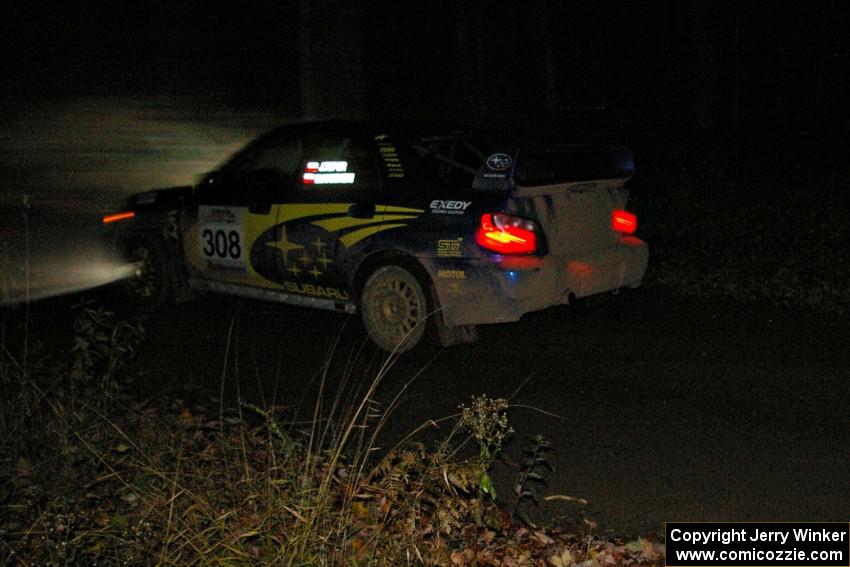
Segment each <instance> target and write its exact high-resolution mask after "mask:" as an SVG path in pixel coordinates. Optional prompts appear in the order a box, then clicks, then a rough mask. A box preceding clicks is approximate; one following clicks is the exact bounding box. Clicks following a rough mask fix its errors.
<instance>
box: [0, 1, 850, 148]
mask: <svg viewBox="0 0 850 567" xmlns="http://www.w3.org/2000/svg"><path fill="white" fill-rule="evenodd" d="M6 16H7V17H4V23H3V24H0V26H2V28H5V29H3V33H2V34H0V35H2V38H3V39H2V42H3V44H4V45H3V52H4V54H5V64H4V66H5V71H4V80H3V82H4V84H5V86H4V88H3V91H4V96H5V101H6V103H7V104H14V103H16V102H20V101H22V100H32V99H33V98H44V97H63V96H73V95H92V94H96V95H100V96H114V97H128V96H129V97H142V96H160V95H170V96H176V97H180V96H186V97H188V96H206V97H214V98H217V99H219V100H221V101H223V102H226V103H227V104H230V105H233V106H241V107H257V106H260V107H265V108H274V109H276V110H279V111H280V112H281V114H282V115H284V114H285V115H286V118H287V119H291V117H293V116H299V115H300V116H308V117H325V116H340V115H349V116H350V115H357V116H380V117H385V116H387V115H391V116H404V117H427V118H439V119H449V120H458V121H460V122H461V123H465V124H492V123H493V122H494V121H501V122H502V123H505V122H507V123H521V124H545V125H549V126H553V125H554V126H557V127H558V128H562V129H570V130H571V131H574V132H579V131H591V130H593V131H599V129H600V128H604V129H606V130H609V131H611V132H617V133H625V134H627V135H628V134H630V133H634V132H640V131H645V130H647V129H653V130H662V129H693V130H703V131H709V132H714V133H718V134H735V133H739V132H751V131H766V132H791V131H794V132H801V131H805V132H818V133H837V132H846V130H847V127H848V123H849V121H850V112H848V110H847V99H848V95H850V92H848V81H847V75H848V71H850V39H848V38H850V36H848V34H847V30H848V29H850V10H848V7H847V5H846V3H844V2H840V1H826V2H789V1H780V0H772V1H765V2H755V3H744V2H700V1H695V0H686V1H666V2H605V1H603V2H587V3H572V2H556V1H553V0H537V1H534V2H503V1H492V0H468V1H465V2H363V3H360V2H352V3H344V2H337V1H332V0H301V1H300V2H294V1H291V2H278V3H257V2H243V3H240V4H239V5H238V7H237V6H235V5H222V4H219V3H211V4H210V5H207V6H188V5H186V4H183V3H168V4H166V3H120V4H113V3H99V2H89V3H83V4H77V5H75V4H73V3H71V4H63V5H58V6H52V5H51V7H50V8H47V7H46V6H38V5H35V4H31V5H27V6H19V7H12V8H7V13H6Z"/></svg>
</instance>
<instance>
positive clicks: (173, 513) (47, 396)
mask: <svg viewBox="0 0 850 567" xmlns="http://www.w3.org/2000/svg"><path fill="white" fill-rule="evenodd" d="M76 311H77V312H76V318H75V320H74V324H73V333H72V334H71V336H70V339H69V340H70V344H64V343H63V344H62V345H57V344H53V346H51V347H49V348H48V347H46V346H44V345H41V344H39V343H38V341H36V340H33V339H32V338H31V337H25V335H23V334H22V328H20V327H18V328H9V329H7V327H8V326H11V327H15V325H14V324H13V323H10V321H14V320H17V321H19V322H20V321H21V318H20V317H11V318H9V317H6V318H4V321H3V324H4V339H3V341H4V342H3V344H2V355H0V388H1V389H2V391H0V439H1V440H2V442H0V443H1V444H0V459H2V461H0V463H2V467H0V487H2V488H0V490H2V492H0V557H2V560H3V561H4V563H5V564H8V565H21V566H23V565H39V566H46V565H181V566H183V565H423V564H424V565H551V566H555V567H559V566H566V565H585V566H588V567H590V566H595V565H614V564H638V563H640V564H659V563H660V562H661V561H662V553H663V546H661V545H660V544H659V543H657V542H655V541H650V540H647V539H638V540H635V541H630V542H627V541H618V540H616V539H611V538H607V537H606V538H602V537H599V535H598V534H596V533H594V531H593V530H594V527H595V526H594V524H593V522H592V520H590V519H589V518H587V519H586V521H585V522H583V523H581V524H580V525H578V526H577V527H576V529H575V530H565V529H563V528H561V529H555V528H550V527H546V526H545V525H540V526H537V525H534V524H533V523H532V522H531V520H530V518H529V517H528V515H527V513H526V512H527V511H528V510H530V509H531V507H533V506H535V502H536V501H538V500H541V499H543V498H549V499H556V500H561V501H563V504H564V506H572V507H575V508H577V509H580V508H581V506H582V504H583V503H582V502H581V501H580V500H579V499H575V498H571V497H569V496H564V495H547V494H546V493H545V475H546V472H547V469H548V466H549V465H548V461H547V455H548V454H549V452H550V451H551V450H553V447H551V446H550V445H549V443H548V442H547V441H546V440H545V439H543V438H542V437H540V436H538V437H536V438H534V439H533V441H532V442H531V444H530V445H529V446H528V450H527V451H526V453H525V456H526V458H525V459H524V462H522V463H516V464H514V465H513V466H514V469H515V472H516V482H515V483H514V486H504V487H503V486H499V487H496V486H494V485H493V482H492V480H491V477H490V472H491V470H492V468H493V467H495V466H508V465H506V464H505V463H503V462H502V460H501V449H502V447H503V445H504V444H505V443H507V442H511V441H513V436H514V432H513V431H512V429H511V427H510V422H509V415H510V411H511V409H510V404H509V402H508V401H507V400H504V399H493V398H490V397H487V396H486V395H482V396H477V397H475V398H473V399H471V400H460V401H459V402H460V404H459V407H458V412H457V413H456V414H455V415H452V416H447V417H444V418H442V419H437V420H431V421H427V422H425V423H424V424H423V427H422V430H426V429H427V430H429V431H435V430H438V431H440V432H442V433H440V435H439V436H437V437H434V436H433V435H430V436H428V437H429V439H428V440H427V441H426V440H425V437H422V436H421V435H420V433H421V431H414V432H411V435H410V436H409V437H408V438H407V440H406V441H403V442H402V443H400V444H399V445H398V446H396V447H388V448H381V447H379V443H378V440H379V439H380V433H381V429H382V426H383V425H384V424H385V423H386V422H387V420H391V419H392V411H393V403H391V404H390V405H389V406H388V407H382V406H381V405H380V404H379V403H378V402H377V401H376V396H375V392H376V390H377V389H378V388H379V387H380V385H381V382H382V378H383V377H384V376H385V375H386V372H387V371H388V369H389V367H390V366H391V365H392V362H393V359H392V357H390V358H389V359H388V360H387V362H386V364H385V366H384V367H383V368H382V369H381V370H380V371H379V372H377V374H376V376H374V378H373V380H372V381H371V382H367V383H366V384H365V385H364V387H363V389H362V390H361V391H360V392H359V394H358V395H357V396H355V397H349V396H347V395H342V394H338V395H331V396H330V397H329V398H328V397H326V398H322V399H324V401H321V399H320V400H319V401H317V402H316V405H315V410H314V412H313V415H312V416H311V417H310V419H307V420H302V421H295V420H294V416H291V415H287V412H286V411H285V410H283V409H280V408H275V407H258V406H256V405H252V404H249V403H245V402H242V403H240V404H239V405H231V406H230V409H225V404H222V403H221V400H218V399H208V400H191V401H190V400H180V399H168V400H164V399H158V400H147V401H145V400H139V399H136V398H134V397H133V395H132V392H133V388H132V381H133V380H134V377H133V376H132V375H131V374H130V372H129V370H128V369H129V368H130V366H129V365H127V362H128V361H129V360H130V359H131V358H132V357H133V356H134V355H135V353H136V352H137V349H138V347H139V345H140V343H141V341H142V340H143V339H144V330H143V327H142V325H141V324H140V323H139V322H138V321H135V320H132V319H130V320H121V319H118V318H116V316H115V315H114V314H113V313H111V312H109V311H106V310H105V309H104V308H102V307H95V306H92V305H79V306H77V308H76ZM4 315H8V312H7V313H5V314H4ZM27 332H28V333H29V334H31V335H32V336H38V334H39V330H38V329H31V328H30V329H28V330H27ZM25 338H26V340H24V339H25ZM24 351H26V352H24ZM322 388H324V381H323V382H322ZM399 395H401V392H399ZM396 399H398V398H396ZM437 426H438V427H437ZM579 513H580V512H579Z"/></svg>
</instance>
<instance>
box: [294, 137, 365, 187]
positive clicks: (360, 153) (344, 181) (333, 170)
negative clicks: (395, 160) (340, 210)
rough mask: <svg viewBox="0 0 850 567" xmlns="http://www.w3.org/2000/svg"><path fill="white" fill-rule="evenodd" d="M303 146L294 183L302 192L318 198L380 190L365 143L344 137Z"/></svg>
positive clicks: (308, 143) (327, 138)
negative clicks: (297, 175) (321, 194)
mask: <svg viewBox="0 0 850 567" xmlns="http://www.w3.org/2000/svg"><path fill="white" fill-rule="evenodd" d="M305 145H306V146H307V150H306V152H305V153H304V158H303V160H302V163H301V171H300V176H299V180H298V186H299V187H300V188H301V190H302V191H304V192H306V193H315V194H317V195H318V194H319V193H338V192H339V191H352V190H353V191H376V190H380V189H381V178H380V174H379V172H378V167H377V163H376V161H375V156H374V154H373V153H372V151H371V150H370V147H369V146H368V145H367V144H366V143H365V142H363V141H360V140H358V139H356V138H351V137H345V136H337V137H332V136H321V137H316V138H314V139H312V140H310V141H308V142H307V143H306V144H305Z"/></svg>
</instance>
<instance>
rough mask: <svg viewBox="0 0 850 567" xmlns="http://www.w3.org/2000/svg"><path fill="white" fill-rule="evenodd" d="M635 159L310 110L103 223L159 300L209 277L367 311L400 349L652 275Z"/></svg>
mask: <svg viewBox="0 0 850 567" xmlns="http://www.w3.org/2000/svg"><path fill="white" fill-rule="evenodd" d="M633 173H634V168H633V160H632V155H631V152H630V151H628V150H625V149H598V148H590V147H574V146H559V145H550V146H547V147H543V148H540V147H535V146H534V145H533V144H532V145H522V146H518V145H515V144H512V143H511V142H510V140H496V141H494V140H489V139H485V138H481V137H476V136H475V135H472V134H470V133H462V132H460V133H459V132H448V133H443V132H438V133H433V132H431V133H428V134H427V135H425V134H422V133H412V132H411V131H408V130H393V129H392V128H386V127H381V128H377V127H371V126H369V125H367V124H359V123H347V122H320V123H315V122H314V123H302V124H295V125H290V126H284V127H282V128H279V129H277V130H274V131H272V132H270V133H269V134H267V135H265V136H262V137H260V138H259V139H258V140H256V141H254V142H252V143H250V144H249V145H248V146H247V147H245V148H244V149H243V150H241V151H239V152H238V153H236V155H234V156H233V157H232V158H231V159H230V160H228V161H227V162H225V163H224V164H223V165H222V166H221V167H219V168H217V169H216V170H215V171H212V172H211V173H208V174H207V175H205V176H204V177H202V178H201V180H200V182H199V183H198V184H197V185H195V186H192V187H182V188H174V189H165V190H157V191H149V192H145V193H141V194H137V195H134V196H132V197H131V198H130V199H129V201H128V202H127V203H126V205H125V206H124V208H123V209H122V210H118V211H116V212H115V213H114V214H110V215H107V216H106V217H104V218H103V222H104V224H105V225H107V227H108V231H109V233H110V238H111V241H112V242H114V243H116V244H117V245H118V246H120V247H121V250H122V251H123V253H125V254H126V255H127V258H128V259H129V260H130V261H131V262H133V263H134V264H135V265H136V267H137V269H136V270H135V276H134V277H133V278H131V279H130V280H129V282H128V287H129V289H130V290H131V292H132V293H133V295H134V297H135V298H136V299H137V300H138V301H139V302H141V303H143V304H145V305H147V306H149V307H157V306H161V305H162V304H163V303H165V302H166V301H171V300H177V301H181V300H185V299H187V298H189V297H192V296H193V295H195V294H194V292H195V291H210V292H218V293H224V294H230V295H237V296H245V297H250V298H256V299H263V300H270V301H279V302H285V303H291V304H295V305H301V306H306V307H315V308H321V309H331V310H336V311H341V312H346V313H359V314H360V316H361V317H362V320H363V324H364V326H365V329H366V331H367V333H368V335H369V337H370V338H371V339H372V340H373V341H374V342H375V343H376V344H377V345H378V346H379V347H381V348H383V349H386V350H388V351H402V350H406V349H409V348H412V347H414V346H415V345H417V344H418V343H419V342H420V340H421V339H422V338H423V336H424V335H425V333H426V330H428V329H429V328H431V327H433V328H434V329H436V331H437V336H438V337H439V339H440V341H441V342H442V343H443V344H444V345H449V344H455V343H459V342H469V341H472V340H474V339H475V336H476V332H475V329H476V327H475V326H476V325H482V324H487V323H502V322H510V321H517V320H518V319H520V317H522V316H523V315H524V314H526V313H529V312H532V311H537V310H541V309H544V308H547V307H550V306H554V305H559V304H569V303H571V302H573V301H574V300H576V299H577V298H582V297H586V296H590V295H593V294H599V293H603V292H608V291H614V290H619V289H621V288H628V287H636V286H638V285H640V283H641V280H642V278H643V275H644V272H645V270H646V266H647V260H648V248H647V245H646V244H645V243H644V242H643V241H642V240H640V239H638V238H637V237H635V236H634V235H633V234H634V232H635V230H636V229H637V218H636V217H635V215H634V214H633V213H631V212H628V211H627V210H626V201H627V196H628V192H627V189H626V188H625V187H624V185H625V183H626V182H627V181H628V180H629V178H630V177H631V176H632V175H633Z"/></svg>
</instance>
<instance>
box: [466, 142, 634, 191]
mask: <svg viewBox="0 0 850 567" xmlns="http://www.w3.org/2000/svg"><path fill="white" fill-rule="evenodd" d="M634 173H635V165H634V153H633V152H632V150H631V149H629V148H591V147H586V146H583V147H575V146H573V147H560V148H554V149H549V150H529V151H523V152H522V153H521V152H520V150H519V148H511V149H506V150H502V151H497V152H493V153H491V154H490V155H489V156H487V158H486V159H485V160H484V161H483V162H482V164H481V167H480V168H479V169H478V172H477V173H476V175H475V180H474V181H473V182H472V188H473V189H475V190H476V191H488V192H490V191H493V192H496V191H498V192H502V191H513V190H514V189H516V187H517V186H523V187H535V186H543V185H560V184H567V183H570V184H571V183H576V182H587V181H602V180H612V181H614V180H617V181H618V182H619V183H622V182H623V181H624V180H627V179H629V178H631V177H632V176H633V175H634Z"/></svg>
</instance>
